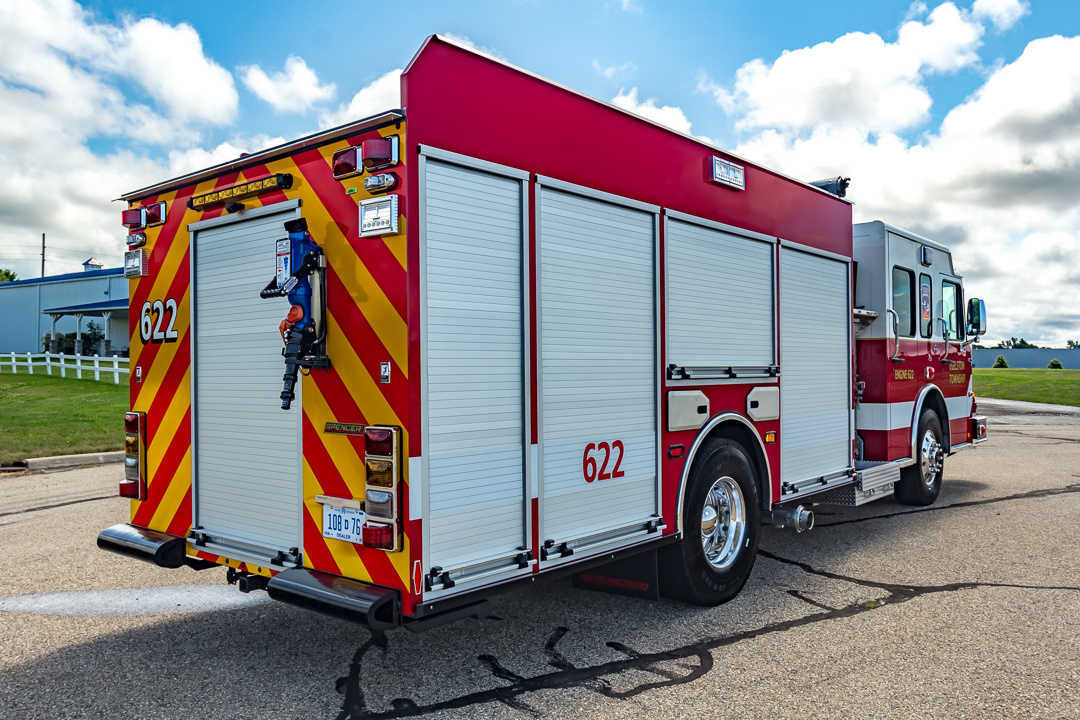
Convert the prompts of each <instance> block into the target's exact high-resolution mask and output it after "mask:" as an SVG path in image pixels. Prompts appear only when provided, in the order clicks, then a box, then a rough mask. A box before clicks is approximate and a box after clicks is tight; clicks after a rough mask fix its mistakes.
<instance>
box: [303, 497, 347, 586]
mask: <svg viewBox="0 0 1080 720" xmlns="http://www.w3.org/2000/svg"><path fill="white" fill-rule="evenodd" d="M304 554H306V555H307V559H308V560H309V561H310V562H311V567H313V568H315V569H317V570H322V571H323V572H329V573H333V574H335V575H340V574H341V569H340V568H338V564H337V561H335V560H334V555H333V553H331V552H330V548H328V547H327V546H326V539H325V538H323V535H322V532H321V531H320V530H319V528H318V527H317V526H316V525H315V521H314V520H312V519H311V513H309V512H308V511H307V508H304Z"/></svg>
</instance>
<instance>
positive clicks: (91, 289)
mask: <svg viewBox="0 0 1080 720" xmlns="http://www.w3.org/2000/svg"><path fill="white" fill-rule="evenodd" d="M91 320H93V321H95V322H97V323H98V324H99V325H102V326H103V328H104V330H105V337H106V338H108V340H109V345H110V350H109V352H107V353H106V351H105V348H104V347H97V348H90V347H85V348H83V354H84V355H93V354H95V353H97V354H102V355H104V354H112V353H114V352H115V353H118V354H126V352H127V348H128V281H127V278H125V277H124V269H123V268H109V269H108V270H87V271H85V272H77V273H67V274H64V275H52V276H49V277H43V278H34V279H30V280H15V281H13V282H6V283H0V353H11V352H17V353H28V352H33V353H38V352H44V351H45V350H47V349H48V348H46V347H45V346H44V345H43V339H44V337H45V334H46V333H70V332H75V331H76V327H77V326H80V325H81V329H82V332H86V329H87V324H88V323H89V322H90V321H91ZM104 344H105V343H104V342H103V343H102V345H103V346H104Z"/></svg>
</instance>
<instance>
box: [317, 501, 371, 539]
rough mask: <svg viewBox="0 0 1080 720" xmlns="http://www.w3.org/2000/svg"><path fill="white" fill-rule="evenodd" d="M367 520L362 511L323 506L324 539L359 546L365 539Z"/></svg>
mask: <svg viewBox="0 0 1080 720" xmlns="http://www.w3.org/2000/svg"><path fill="white" fill-rule="evenodd" d="M366 518H367V516H366V515H364V513H363V511H361V510H354V509H353V508H336V507H332V506H330V505H323V510H322V527H323V530H322V534H323V537H328V538H334V539H335V540H344V541H345V542H351V543H357V544H359V543H361V542H362V541H363V538H364V535H363V527H364V520H365V519H366Z"/></svg>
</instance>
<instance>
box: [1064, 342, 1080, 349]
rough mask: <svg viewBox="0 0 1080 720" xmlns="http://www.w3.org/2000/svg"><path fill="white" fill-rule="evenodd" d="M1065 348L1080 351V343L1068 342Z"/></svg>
mask: <svg viewBox="0 0 1080 720" xmlns="http://www.w3.org/2000/svg"><path fill="white" fill-rule="evenodd" d="M1065 347H1066V349H1068V350H1078V349H1080V342H1077V341H1076V340H1066V341H1065Z"/></svg>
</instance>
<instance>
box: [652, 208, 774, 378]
mask: <svg viewBox="0 0 1080 720" xmlns="http://www.w3.org/2000/svg"><path fill="white" fill-rule="evenodd" d="M665 246H666V253H667V263H666V266H665V267H666V273H667V294H666V297H667V304H666V312H667V338H668V363H669V364H672V365H676V366H678V367H680V368H688V369H691V368H701V369H708V368H721V367H723V368H728V367H731V368H756V369H767V368H769V366H771V365H773V364H774V363H775V362H776V347H775V346H776V308H775V303H776V293H775V288H774V285H775V280H774V277H775V271H774V268H773V264H774V262H775V261H774V257H775V249H774V246H773V244H772V243H769V242H765V241H762V240H755V239H751V238H749V237H746V236H742V235H737V234H733V233H729V232H724V231H722V230H718V229H715V228H710V227H704V226H702V225H698V224H693V223H689V222H683V221H681V220H674V219H669V220H668V221H667V234H666V241H665Z"/></svg>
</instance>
